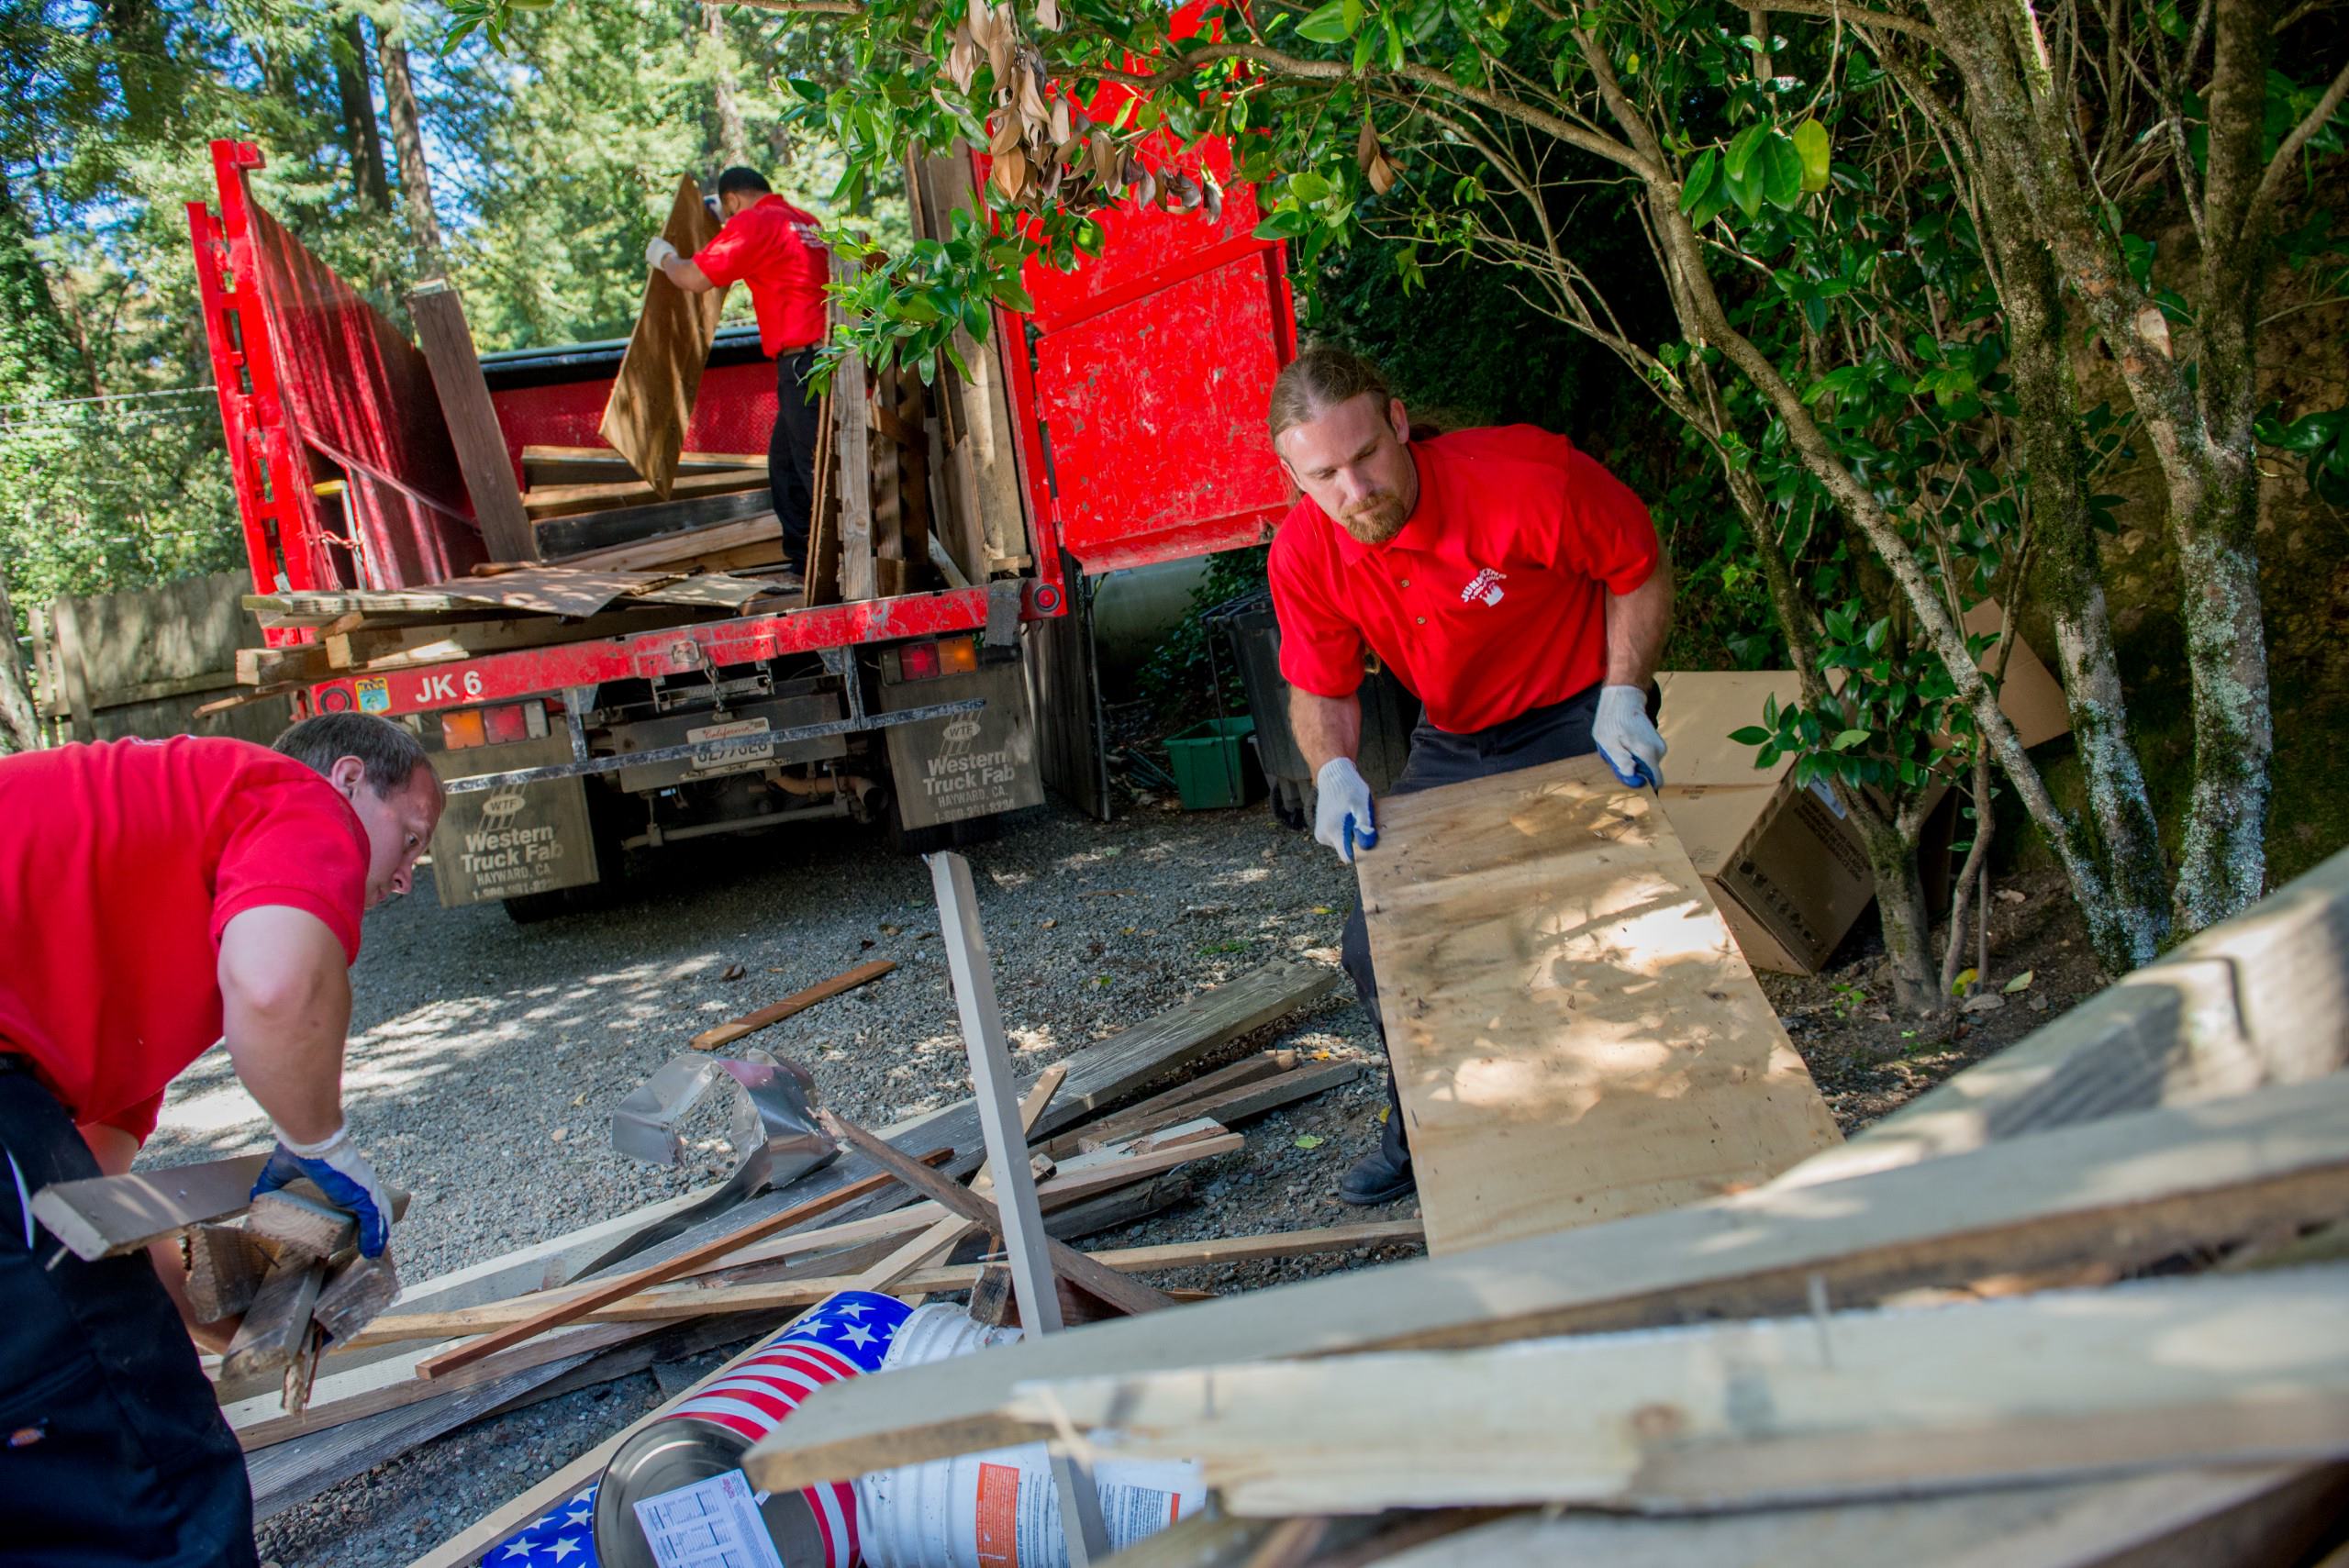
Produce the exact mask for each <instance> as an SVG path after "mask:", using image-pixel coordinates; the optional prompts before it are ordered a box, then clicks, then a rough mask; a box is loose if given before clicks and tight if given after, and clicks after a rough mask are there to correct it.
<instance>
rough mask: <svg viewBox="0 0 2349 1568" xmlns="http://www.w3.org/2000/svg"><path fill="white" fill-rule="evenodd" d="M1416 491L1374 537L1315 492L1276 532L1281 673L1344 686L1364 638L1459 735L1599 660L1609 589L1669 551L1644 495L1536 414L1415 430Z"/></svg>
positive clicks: (1575, 681)
mask: <svg viewBox="0 0 2349 1568" xmlns="http://www.w3.org/2000/svg"><path fill="white" fill-rule="evenodd" d="M1411 456H1412V458H1413V459H1414V460H1415V462H1417V463H1418V466H1419V506H1418V507H1417V508H1416V509H1415V510H1414V511H1413V512H1412V513H1411V516H1410V517H1409V519H1408V521H1406V522H1405V523H1404V525H1403V531H1402V532H1400V533H1398V534H1397V535H1396V536H1395V537H1394V538H1393V539H1389V540H1387V542H1386V543H1385V544H1383V545H1365V544H1360V543H1357V542H1356V541H1355V539H1354V538H1353V535H1352V534H1349V533H1347V532H1346V530H1345V529H1344V528H1340V527H1339V526H1338V525H1337V524H1336V523H1334V522H1332V521H1331V520H1330V517H1328V516H1327V515H1326V514H1324V513H1323V512H1322V510H1321V508H1320V507H1319V506H1316V505H1315V504H1314V503H1313V501H1312V500H1311V499H1310V498H1307V499H1303V500H1300V501H1298V502H1297V506H1295V507H1294V508H1293V509H1291V511H1290V512H1289V515H1288V516H1287V517H1286V518H1285V519H1283V520H1282V523H1281V526H1280V531H1279V532H1278V533H1276V534H1275V536H1274V538H1273V552H1272V567H1271V575H1272V584H1273V607H1274V611H1275V614H1276V616H1277V617H1278V618H1279V621H1280V629H1281V673H1282V674H1283V675H1285V676H1286V677H1287V679H1288V683H1289V684H1291V685H1293V686H1296V687H1297V688H1298V689H1299V690H1301V691H1307V692H1311V693H1313V694H1314V695H1317V696H1325V697H1342V696H1349V695H1353V690H1354V688H1355V687H1356V686H1358V685H1360V684H1362V663H1363V661H1362V651H1363V645H1364V643H1367V644H1369V645H1370V647H1371V648H1372V649H1373V650H1375V651H1376V652H1377V654H1378V656H1379V658H1381V659H1382V660H1384V661H1386V665H1387V667H1388V668H1390V669H1392V670H1393V671H1394V672H1395V673H1396V674H1397V676H1399V677H1400V678H1401V680H1402V682H1403V684H1405V685H1407V686H1408V687H1409V688H1410V689H1411V690H1412V692H1413V693H1415V694H1416V695H1418V696H1419V701H1420V702H1421V703H1423V704H1424V705H1426V707H1427V716H1428V721H1429V722H1430V723H1431V724H1433V725H1434V726H1435V727H1436V728H1438V729H1442V730H1447V731H1449V732H1451V733H1453V734H1455V735H1461V734H1466V733H1468V732H1469V731H1471V730H1477V729H1484V728H1489V727H1490V726H1492V725H1496V724H1499V723H1502V722H1504V721H1505V720H1508V719H1511V718H1515V717H1517V716H1518V715H1520V714H1521V713H1525V712H1527V711H1528V710H1530V709H1532V708H1536V707H1541V706H1545V705H1547V704H1550V703H1554V702H1562V701H1564V699H1566V698H1567V697H1570V696H1572V695H1575V693H1576V692H1579V691H1581V690H1583V689H1584V688H1585V687H1586V686H1590V685H1594V684H1597V683H1598V682H1599V681H1601V680H1603V679H1604V678H1605V677H1606V674H1607V611H1606V596H1607V595H1609V594H1628V593H1630V592H1631V591H1632V590H1633V589H1634V588H1637V587H1638V586H1639V585H1640V584H1642V583H1644V582H1646V581H1647V580H1648V575H1649V573H1653V571H1654V570H1655V565H1656V562H1657V560H1658V559H1659V558H1660V557H1661V556H1662V554H1663V550H1662V547H1661V546H1660V545H1658V543H1657V542H1656V537H1655V525H1654V524H1653V522H1651V521H1649V519H1648V509H1647V507H1645V506H1642V505H1641V503H1640V498H1639V497H1638V496H1636V495H1632V494H1631V491H1630V490H1629V489H1628V488H1626V487H1625V486H1624V484H1622V482H1621V481H1620V480H1618V479H1617V478H1616V477H1615V476H1614V475H1613V474H1611V473H1608V472H1607V470H1606V469H1604V468H1602V467H1600V466H1599V465H1598V462H1596V461H1595V460H1593V459H1592V458H1591V457H1589V456H1588V455H1587V454H1586V453H1584V452H1581V451H1578V450H1575V445H1574V443H1573V442H1571V441H1569V440H1567V439H1565V437H1564V436H1553V435H1552V434H1550V433H1549V432H1548V431H1546V430H1540V429H1536V428H1533V427H1532V426H1531V425H1509V426H1505V427H1500V428H1491V429H1479V430H1455V431H1453V432H1452V433H1451V434H1449V435H1443V436H1438V437H1436V438H1435V439H1432V440H1426V441H1414V442H1412V443H1411Z"/></svg>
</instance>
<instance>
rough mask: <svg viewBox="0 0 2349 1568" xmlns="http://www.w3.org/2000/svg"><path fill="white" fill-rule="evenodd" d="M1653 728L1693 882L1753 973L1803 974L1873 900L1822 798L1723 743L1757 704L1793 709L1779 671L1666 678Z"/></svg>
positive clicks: (1779, 769) (1867, 879) (1790, 676)
mask: <svg viewBox="0 0 2349 1568" xmlns="http://www.w3.org/2000/svg"><path fill="white" fill-rule="evenodd" d="M1656 683H1657V684H1659V685H1660V686H1662V687H1663V688H1664V709H1663V713H1662V715H1661V718H1660V723H1659V728H1661V729H1662V730H1663V731H1664V743H1665V745H1666V746H1667V747H1669V748H1670V750H1669V751H1667V752H1666V753H1665V755H1664V777H1665V778H1667V779H1669V780H1670V781H1671V782H1670V783H1669V784H1666V785H1664V789H1663V791H1662V792H1661V795H1660V799H1661V802H1662V804H1663V806H1664V817H1665V819H1666V820H1668V821H1669V822H1670V823H1671V824H1672V830H1673V831H1674V832H1675V833H1676V834H1678V835H1679V837H1680V842H1681V844H1682V845H1683V846H1684V847H1685V848H1686V849H1687V851H1688V858H1689V859H1690V860H1691V861H1693V862H1696V866H1697V873H1698V875H1699V876H1701V877H1703V878H1704V879H1705V885H1706V886H1707V887H1708V888H1709V889H1710V890H1711V892H1712V895H1713V899H1714V901H1715V902H1716V903H1718V904H1719V905H1720V909H1721V914H1722V915H1723V916H1724V917H1726V918H1727V919H1728V921H1729V927H1730V930H1731V934H1732V935H1734V936H1735V937H1736V938H1737V944H1738V946H1739V947H1740V948H1742V949H1743V950H1744V952H1745V959H1746V962H1748V963H1751V964H1752V965H1753V967H1754V968H1756V969H1769V970H1776V971H1777V972H1778V973H1782V974H1814V973H1818V970H1819V966H1820V964H1822V963H1824V962H1826V961H1827V957H1828V955H1829V954H1830V953H1832V952H1833V951H1835V949H1836V946H1837V944H1839V943H1840V942H1842V940H1843V934H1844V933H1845V932H1846V931H1849V930H1850V929H1852V923H1853V922H1854V920H1856V919H1858V918H1859V917H1860V914H1861V911H1863V910H1865V908H1866V907H1867V906H1869V905H1870V904H1871V903H1873V902H1874V901H1875V899H1876V879H1875V877H1874V876H1873V875H1872V874H1871V873H1870V872H1869V870H1868V862H1867V853H1866V850H1865V847H1864V846H1863V845H1862V844H1861V842H1860V836H1859V833H1858V831H1857V830H1856V829H1854V828H1853V827H1852V825H1851V824H1850V823H1849V822H1847V821H1845V820H1844V819H1843V817H1842V812H1841V810H1840V809H1839V808H1838V807H1837V806H1835V805H1834V804H1833V802H1832V800H1831V797H1830V795H1828V793H1827V791H1826V790H1824V789H1823V788H1822V789H1817V790H1809V789H1797V788H1796V787H1795V784H1794V780H1793V779H1792V777H1790V776H1789V775H1790V774H1791V773H1793V771H1794V759H1793V758H1791V757H1781V758H1780V759H1779V760H1778V762H1776V765H1775V766H1772V767H1769V768H1756V767H1755V766H1754V765H1753V757H1754V750H1753V747H1751V746H1744V745H1740V744H1739V743H1738V742H1737V741H1734V740H1731V739H1729V735H1730V732H1731V730H1733V729H1742V728H1744V727H1745V726H1747V725H1749V724H1759V723H1761V722H1762V705H1763V701H1764V699H1765V697H1767V696H1770V695H1776V697H1777V699H1778V702H1779V704H1780V706H1785V705H1786V704H1788V703H1792V702H1797V701H1799V700H1800V695H1801V691H1800V685H1799V684H1798V682H1797V680H1796V678H1795V673H1794V672H1793V671H1791V670H1771V671H1759V672H1742V671H1731V672H1720V673H1713V672H1689V671H1672V672H1667V673H1664V674H1660V675H1658V676H1657V677H1656Z"/></svg>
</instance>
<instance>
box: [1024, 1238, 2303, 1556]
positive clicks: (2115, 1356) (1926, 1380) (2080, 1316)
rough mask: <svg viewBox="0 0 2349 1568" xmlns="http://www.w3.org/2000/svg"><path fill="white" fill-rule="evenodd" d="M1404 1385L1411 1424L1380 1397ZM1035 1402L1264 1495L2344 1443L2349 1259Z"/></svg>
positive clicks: (2034, 1470) (1653, 1493) (2242, 1455)
mask: <svg viewBox="0 0 2349 1568" xmlns="http://www.w3.org/2000/svg"><path fill="white" fill-rule="evenodd" d="M1397 1388H1408V1389H1409V1390H1411V1408H1412V1416H1411V1419H1410V1420H1408V1421H1404V1422H1397V1421H1395V1420H1393V1419H1391V1418H1388V1419H1380V1418H1379V1412H1381V1411H1384V1412H1386V1413H1388V1415H1389V1416H1390V1417H1391V1413H1392V1411H1393V1408H1394V1405H1393V1391H1394V1390H1395V1389H1397ZM1732 1405H1733V1406H1734V1407H1735V1408H1734V1409H1732ZM1013 1408H1014V1410H1015V1412H1016V1413H1018V1414H1019V1415H1020V1416H1022V1418H1025V1419H1027V1420H1028V1421H1029V1422H1030V1424H1031V1425H1036V1426H1047V1425H1052V1424H1053V1423H1056V1422H1063V1421H1066V1422H1074V1424H1075V1426H1076V1427H1077V1428H1078V1429H1080V1430H1084V1431H1087V1432H1092V1433H1093V1434H1094V1438H1093V1440H1094V1441H1095V1443H1096V1444H1097V1448H1098V1450H1099V1451H1100V1452H1101V1453H1102V1454H1103V1455H1104V1456H1106V1457H1111V1458H1128V1459H1176V1458H1187V1459H1195V1460H1197V1461H1198V1462H1200V1463H1201V1464H1202V1466H1203V1467H1204V1469H1205V1473H1206V1478H1207V1481H1208V1485H1210V1486H1212V1487H1214V1488H1215V1489H1216V1491H1217V1494H1218V1496H1219V1497H1220V1499H1221V1500H1222V1503H1223V1506H1224V1507H1226V1508H1228V1509H1230V1510H1231V1511H1232V1512H1234V1513H1239V1514H1256V1515H1268V1514H1296V1513H1338V1514H1351V1513H1364V1512H1376V1511H1378V1510H1379V1509H1382V1508H1386V1507H1464V1506H1474V1505H1506V1504H1516V1505H1525V1504H1542V1503H1574V1504H1585V1505H1603V1506H1607V1507H1634V1508H1645V1509H1653V1508H1658V1507H1673V1508H1683V1509H1700V1510H1718V1509H1721V1508H1732V1507H1773V1506H1777V1505H1782V1504H1787V1503H1799V1502H1814V1501H1823V1500H1853V1499H1861V1498H1869V1497H1878V1496H1889V1495H1909V1496H1913V1495H1916V1494H1919V1493H1922V1492H1945V1491H1954V1490H1963V1489H1966V1488H1970V1487H1975V1486H1978V1485H1982V1484H1983V1483H1985V1482H1987V1481H1997V1480H2006V1479H2011V1478H2013V1477H2016V1476H2019V1475H2030V1476H2032V1477H2034V1478H2037V1479H2040V1480H2045V1481H2061V1480H2068V1479H2077V1478H2080V1477H2083V1476H2088V1475H2099V1474H2111V1473H2118V1472H2124V1471H2128V1470H2132V1469H2144V1468H2157V1467H2166V1466H2178V1465H2184V1466H2192V1465H2207V1464H2227V1463H2232V1462H2243V1461H2254V1462H2274V1461H2275V1460H2277V1459H2278V1458H2296V1459H2310V1460H2314V1459H2327V1458H2332V1457H2335V1456H2337V1455H2339V1454H2341V1453H2342V1452H2343V1451H2344V1450H2349V1270H2343V1269H2338V1268H2331V1269H2308V1270H2301V1271H2296V1272H2294V1273H2284V1274H2270V1275H2263V1276H2257V1277H2256V1278H2250V1279H2245V1278H2229V1277H2221V1276H2204V1277H2201V1278H2187V1279H2169V1280H2162V1281H2149V1282H2142V1283H2140V1284H2134V1285H2132V1286H2130V1287H2128V1288H2126V1289H2119V1290H2110V1289H2108V1290H2094V1291H2077V1292H2070V1291H2065V1292H2051V1293H2048V1294H2045V1295H2041V1296H2028V1297H2022V1298H2019V1299H2016V1300H2012V1301H2000V1302H1988V1303H1979V1304H1975V1305H1970V1306H1962V1307H1943V1308H1939V1309H1937V1310H1933V1311H1926V1312H1874V1311H1867V1312H1838V1313H1833V1314H1830V1315H1827V1316H1825V1317H1823V1318H1780V1319H1772V1320H1765V1321H1759V1322H1746V1323H1715V1324H1704V1325H1700V1326H1695V1327H1689V1328H1681V1329H1661V1330H1654V1331H1649V1332H1643V1333H1639V1334H1621V1335H1615V1334H1609V1335H1582V1336H1575V1337H1568V1338H1561V1339H1547V1340H1532V1341H1528V1342H1524V1343H1520V1344H1513V1345H1505V1346H1500V1347H1497V1348H1490V1349H1480V1350H1473V1351H1411V1352H1401V1353H1393V1354H1383V1355H1373V1356H1357V1357H1340V1358H1330V1359H1321V1360H1315V1361H1308V1362H1260V1363H1257V1364H1253V1365H1244V1366H1235V1365H1229V1364H1225V1365H1216V1366H1202V1367H1197V1368H1190V1369H1183V1370H1178V1371H1168V1372H1159V1373H1149V1374H1144V1375H1136V1376H1115V1375H1112V1376H1107V1377H1094V1378H1085V1379H1071V1380H1058V1381H1052V1382H1048V1383H1033V1384H1030V1385H1027V1388H1026V1390H1025V1391H1023V1393H1022V1394H1021V1395H1019V1396H1018V1397H1017V1398H1015V1400H1014V1405H1013ZM1437 1433H1441V1434H1442V1436H1441V1438H1440V1440H1431V1437H1432V1435H1433V1434H1437Z"/></svg>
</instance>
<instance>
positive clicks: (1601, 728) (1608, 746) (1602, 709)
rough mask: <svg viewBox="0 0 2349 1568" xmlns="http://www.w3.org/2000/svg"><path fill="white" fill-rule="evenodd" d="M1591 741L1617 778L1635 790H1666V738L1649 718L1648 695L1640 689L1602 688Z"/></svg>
mask: <svg viewBox="0 0 2349 1568" xmlns="http://www.w3.org/2000/svg"><path fill="white" fill-rule="evenodd" d="M1590 738H1591V740H1595V741H1597V742H1598V754H1599V755H1600V756H1602V757H1604V758H1606V759H1607V765H1608V766H1609V767H1610V768H1612V769H1614V770H1615V776H1616V777H1617V778H1619V779H1621V780H1622V781H1623V782H1624V783H1625V784H1630V785H1631V786H1632V787H1633V788H1635V789H1636V788H1637V787H1638V786H1639V785H1641V784H1653V785H1654V786H1655V787H1656V788H1658V789H1661V788H1663V787H1664V737H1663V736H1661V735H1659V734H1657V733H1656V729H1655V725H1654V723H1653V721H1652V720H1651V719H1650V718H1649V717H1648V694H1647V693H1646V692H1644V691H1642V689H1640V688H1639V687H1638V686H1601V687H1599V688H1598V717H1596V718H1594V719H1592V720H1591V721H1590Z"/></svg>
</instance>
